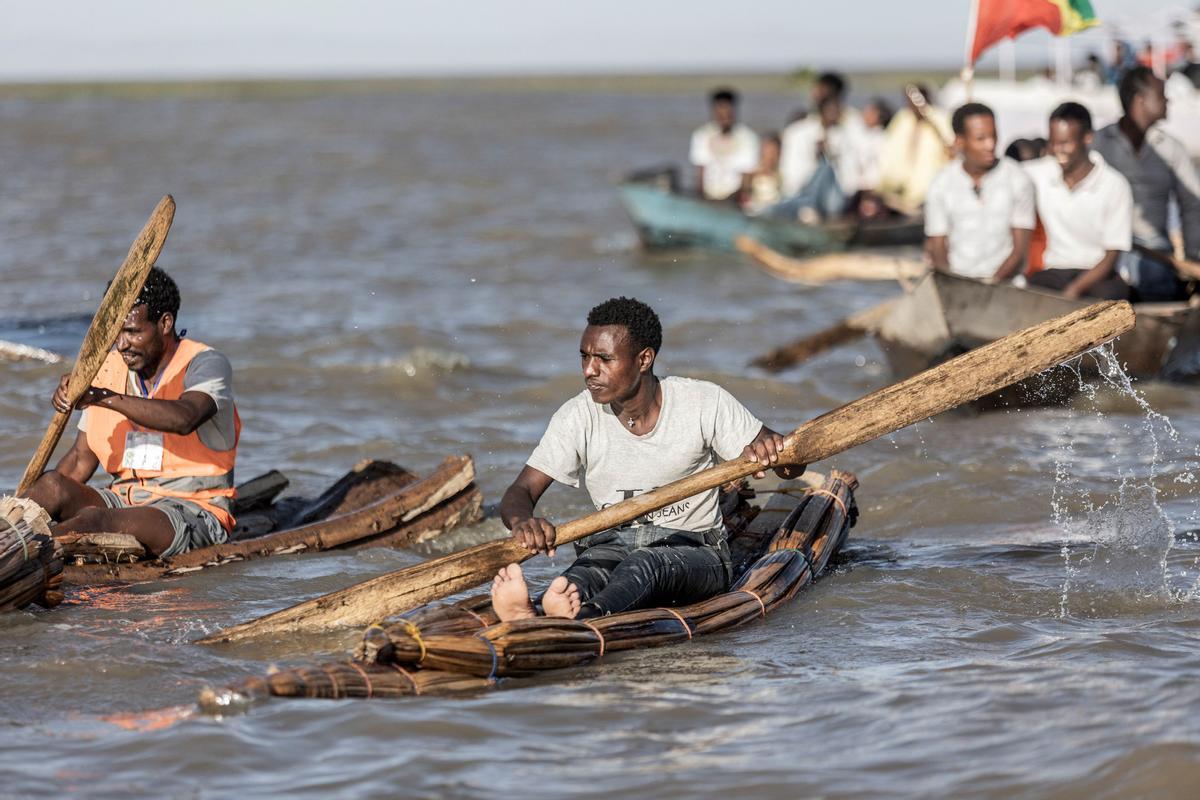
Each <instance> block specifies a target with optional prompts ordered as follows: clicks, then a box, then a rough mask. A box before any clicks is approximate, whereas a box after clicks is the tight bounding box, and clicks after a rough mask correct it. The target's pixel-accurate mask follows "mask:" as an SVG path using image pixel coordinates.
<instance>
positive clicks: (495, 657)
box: [475, 632, 500, 681]
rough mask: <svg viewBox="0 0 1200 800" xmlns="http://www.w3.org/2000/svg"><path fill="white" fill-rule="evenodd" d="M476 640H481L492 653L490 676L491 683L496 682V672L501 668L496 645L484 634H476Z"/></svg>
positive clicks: (488, 677)
mask: <svg viewBox="0 0 1200 800" xmlns="http://www.w3.org/2000/svg"><path fill="white" fill-rule="evenodd" d="M475 638H476V639H479V640H481V641H482V642H483V643H484V644H486V645H487V646H488V650H491V651H492V671H491V672H490V673H489V674H488V676H487V679H488V680H489V681H494V680H496V670H498V669H499V668H500V656H498V655H497V654H496V645H494V644H492V640H491V639H489V638H487V637H486V636H484V635H483V633H482V632H480V633H477V634H475Z"/></svg>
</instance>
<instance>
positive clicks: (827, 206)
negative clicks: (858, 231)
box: [764, 158, 847, 222]
mask: <svg viewBox="0 0 1200 800" xmlns="http://www.w3.org/2000/svg"><path fill="white" fill-rule="evenodd" d="M846 200H847V198H846V193H845V192H844V191H843V190H842V186H841V184H840V183H838V179H837V173H835V172H834V171H833V165H832V164H830V163H829V161H828V160H826V159H824V158H822V159H821V160H820V162H819V163H818V164H817V169H816V172H814V173H813V174H812V177H811V178H809V179H808V183H806V184H804V186H803V187H802V188H801V189H800V191H799V192H798V193H797V194H796V196H795V197H789V198H788V199H787V200H781V201H780V202H778V203H776V204H775V205H773V206H771V207H770V208H768V209H767V210H766V211H765V212H764V214H765V215H766V216H771V217H778V218H781V219H787V220H791V221H793V222H794V221H795V220H796V217H797V216H798V215H799V214H800V209H802V208H811V209H814V210H816V211H817V213H819V214H820V215H821V216H822V217H825V218H829V217H838V216H841V214H842V212H843V211H845V210H846Z"/></svg>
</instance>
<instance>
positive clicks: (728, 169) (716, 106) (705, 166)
mask: <svg viewBox="0 0 1200 800" xmlns="http://www.w3.org/2000/svg"><path fill="white" fill-rule="evenodd" d="M737 104H738V96H737V93H736V92H735V91H733V90H732V89H717V90H715V91H714V92H713V93H712V95H710V97H709V107H710V108H711V110H712V120H711V121H710V122H707V123H705V124H704V125H701V126H700V127H699V128H697V129H696V130H695V131H694V132H693V133H692V145H691V150H690V153H689V160H690V161H691V162H692V164H693V165H694V166H695V167H696V187H697V189H698V190H699V192H700V194H701V196H703V197H705V198H707V199H709V200H729V199H731V198H732V199H740V196H741V194H742V192H743V189H744V188H745V186H746V182H747V180H748V175H749V174H750V173H751V172H753V171H754V168H755V167H756V166H757V165H758V136H757V135H756V134H755V133H754V131H752V130H750V128H749V127H748V126H746V125H743V124H741V123H740V122H738V121H737Z"/></svg>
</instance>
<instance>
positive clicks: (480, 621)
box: [458, 606, 488, 628]
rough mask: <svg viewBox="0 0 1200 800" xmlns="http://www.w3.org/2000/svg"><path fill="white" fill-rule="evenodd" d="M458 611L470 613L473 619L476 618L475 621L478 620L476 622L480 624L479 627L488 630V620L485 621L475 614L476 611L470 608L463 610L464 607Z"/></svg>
mask: <svg viewBox="0 0 1200 800" xmlns="http://www.w3.org/2000/svg"><path fill="white" fill-rule="evenodd" d="M458 610H459V611H465V612H466V613H468V614H470V615H471V616H472V617H474V618H475V619H476V620H477V621H478V622H479V627H481V628H486V627H487V626H488V624H487V621H486V620H484V618H483V617H481V616H479V615H478V614H476V613H475V612H474V611H472V610H471V609H469V608H462V607H461V606H460V607H459V609H458Z"/></svg>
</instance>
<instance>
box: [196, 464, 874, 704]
mask: <svg viewBox="0 0 1200 800" xmlns="http://www.w3.org/2000/svg"><path fill="white" fill-rule="evenodd" d="M857 485H858V481H857V479H856V478H855V477H854V476H853V475H851V474H849V473H842V472H837V471H834V472H833V473H831V475H830V478H829V479H828V480H827V481H826V482H825V483H824V485H823V486H822V488H820V489H816V490H810V491H809V492H807V493H805V494H804V495H803V496H802V497H801V498H800V499H799V501H798V502H797V503H796V504H795V506H794V507H793V508H791V509H790V513H786V512H785V513H786V518H783V520H782V522H781V523H779V524H777V525H774V526H773V527H770V528H767V529H766V530H767V531H768V532H767V533H765V534H764V532H763V530H762V528H763V526H762V525H759V526H757V527H758V528H760V530H758V531H755V530H753V529H749V530H748V529H747V525H748V524H749V522H750V521H751V520H753V519H754V518H755V515H756V513H757V510H756V509H755V510H747V509H746V505H747V504H745V503H744V502H743V503H742V504H741V505H739V506H737V507H736V508H727V509H726V522H727V525H729V526H730V530H731V534H730V535H731V550H732V551H733V553H734V558H733V561H734V565H735V574H736V575H737V576H738V578H737V580H736V581H735V583H734V585H733V587H732V588H731V589H730V591H729V592H726V593H724V594H721V595H717V596H716V597H713V598H710V599H708V600H705V601H703V602H700V603H695V604H692V605H689V606H682V607H679V608H651V609H642V610H638V611H629V612H624V613H621V614H613V615H611V616H607V617H601V618H597V619H591V620H587V621H581V620H568V619H560V618H547V617H539V618H536V619H529V620H520V621H516V622H498V621H497V618H496V615H495V612H494V611H493V610H492V608H491V602H490V599H489V598H488V597H487V596H486V595H480V596H475V597H469V598H467V599H465V600H460V601H458V602H456V603H449V604H439V605H427V606H423V607H421V608H417V609H414V610H412V611H410V612H408V613H407V614H405V615H403V616H402V617H401V618H399V619H398V620H396V621H394V622H390V623H386V624H383V625H372V626H371V627H370V628H368V629H367V630H366V632H365V633H364V635H363V641H362V643H361V644H360V645H359V648H358V650H357V652H356V654H355V656H356V657H355V659H353V660H350V661H339V662H333V663H328V664H324V665H320V666H310V667H299V668H296V669H290V670H285V671H282V672H277V673H275V674H273V675H270V676H268V677H266V678H253V679H250V680H248V681H245V682H243V683H241V684H238V685H235V686H231V687H228V688H226V689H221V690H216V691H214V690H211V689H206V690H205V691H204V692H203V693H202V694H201V697H200V706H201V708H202V709H203V710H205V711H207V712H209V713H226V712H227V711H230V710H235V709H238V708H241V707H244V706H246V705H248V704H250V703H253V702H255V701H257V700H261V699H264V698H266V697H269V696H276V697H323V698H340V697H402V696H407V695H417V694H426V693H430V694H434V693H449V692H459V691H472V690H478V689H483V688H487V687H489V686H492V685H494V683H495V679H496V678H498V677H503V676H509V675H521V674H530V673H534V672H540V671H543V670H549V669H560V668H563V667H570V666H575V665H578V664H582V663H585V662H588V661H592V660H595V659H596V658H598V657H600V656H603V655H605V654H607V653H613V652H619V651H622V650H631V649H635V648H643V647H655V646H658V645H663V644H670V643H672V642H679V641H686V640H688V639H690V638H692V637H694V636H698V635H702V634H707V633H712V632H715V631H719V630H724V629H726V628H732V627H735V626H737V625H741V624H743V623H745V622H749V621H750V620H753V619H755V618H758V617H761V616H764V615H765V614H767V613H768V612H769V611H771V610H772V609H774V608H776V607H777V606H779V605H780V604H781V603H784V602H786V601H787V600H789V599H791V598H792V597H794V596H795V594H796V593H797V592H798V591H799V590H800V589H801V588H802V587H803V586H805V585H807V584H808V583H810V582H811V581H812V580H813V578H814V577H815V576H817V575H819V574H820V573H821V572H822V570H824V569H825V567H826V565H827V564H828V563H829V559H830V558H831V557H832V556H833V555H834V553H836V552H837V550H838V549H839V548H840V547H841V545H842V543H843V542H844V541H845V539H846V536H847V535H848V533H849V529H850V527H851V526H852V525H853V524H854V521H855V518H856V516H857V510H856V508H855V506H854V490H855V488H857ZM787 499H788V495H787V494H786V493H780V494H776V495H775V496H774V498H773V500H772V505H777V504H784V503H787ZM768 509H770V506H769V507H768ZM731 511H737V512H740V514H741V516H736V514H731V513H730V512H731ZM776 511H778V509H776ZM782 516H783V515H780V517H778V518H782ZM766 518H767V519H768V520H769V519H773V518H776V517H772V516H771V515H766ZM735 525H741V526H742V527H741V528H735V527H734V526H735Z"/></svg>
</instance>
